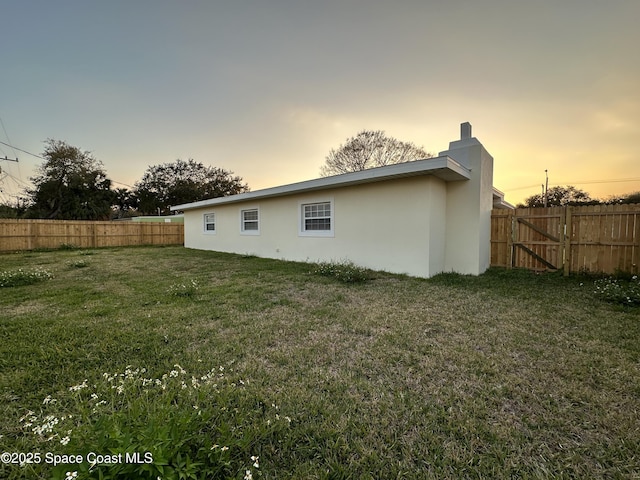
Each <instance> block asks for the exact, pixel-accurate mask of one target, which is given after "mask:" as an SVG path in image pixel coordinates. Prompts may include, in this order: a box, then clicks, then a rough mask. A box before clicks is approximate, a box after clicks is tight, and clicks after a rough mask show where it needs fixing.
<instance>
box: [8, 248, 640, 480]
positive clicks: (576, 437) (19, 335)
mask: <svg viewBox="0 0 640 480" xmlns="http://www.w3.org/2000/svg"><path fill="white" fill-rule="evenodd" d="M18 268H22V269H24V270H36V269H40V271H42V270H44V271H46V272H49V273H51V274H52V275H53V278H49V279H43V280H41V281H39V282H38V283H34V284H32V285H22V286H14V287H9V288H0V312H1V313H0V338H1V339H2V341H1V343H0V402H1V404H2V411H3V415H2V416H1V417H0V435H1V437H0V451H1V452H9V453H13V452H26V453H31V454H34V453H40V454H41V455H42V456H41V457H40V459H39V461H38V459H37V458H36V457H33V455H32V458H31V462H30V463H27V460H28V459H27V458H26V457H22V458H17V457H16V456H14V458H13V459H9V461H8V462H7V461H6V460H7V459H8V457H6V458H5V457H3V463H2V464H1V465H0V478H6V479H18V478H50V477H52V478H61V479H65V478H69V479H70V478H105V479H106V478H123V479H124V478H151V479H153V480H156V479H157V478H158V477H160V478H238V479H244V478H255V479H257V478H262V479H287V478H295V479H396V478H397V479H400V478H402V479H404V478H407V479H413V478H415V479H428V478H640V453H639V452H640V341H639V339H640V310H639V309H637V308H633V307H622V306H616V305H612V304H610V303H605V302H603V301H602V300H600V299H599V298H596V297H595V295H594V293H593V280H590V279H587V278H584V277H582V278H580V277H572V278H568V279H565V278H562V277H561V276H558V275H555V274H549V275H534V274H531V273H529V272H522V271H505V270H491V271H489V272H488V273H486V274H485V275H482V276H480V277H465V276H460V275H455V274H443V275H440V276H437V277H435V278H433V279H430V280H423V279H414V278H408V277H403V276H398V275H391V274H385V273H374V274H372V277H373V278H372V279H371V280H370V281H369V282H366V283H362V284H344V283H340V282H338V281H336V280H335V279H332V278H327V277H323V276H319V275H315V274H313V273H312V268H313V267H312V266H310V265H307V264H300V263H292V262H280V261H275V260H267V259H260V258H255V257H244V256H238V255H227V254H220V253H215V252H204V251H193V250H187V249H184V248H181V247H166V248H161V247H155V248H146V247H140V248H114V249H99V250H89V251H87V250H61V251H51V252H29V253H17V254H7V255H0V272H2V271H14V270H17V269H18ZM143 368H144V369H146V370H144V371H143V370H141V369H143ZM105 374H107V375H105ZM163 375H164V376H163ZM147 377H148V379H147ZM192 377H193V378H192ZM143 378H144V379H143ZM171 382H174V383H171ZM196 384H197V385H196ZM70 387H75V388H73V389H71V390H70ZM100 399H103V400H100ZM103 402H104V403H103ZM101 409H104V410H101ZM48 412H50V414H51V417H47V415H48V414H49V413H48ZM72 414H73V415H72ZM69 415H71V416H69ZM54 416H56V417H55V418H56V419H57V420H56V421H55V422H57V421H58V420H59V424H56V425H53V423H55V422H54V421H52V420H51V419H52V418H53V417H54ZM47 422H48V423H47ZM34 425H35V427H34ZM36 427H37V428H38V430H37V431H34V429H35V428H36ZM119 448H120V449H121V450H120V451H118V449H119ZM125 450H127V452H129V451H131V452H137V453H139V454H142V455H144V454H146V453H147V452H148V453H149V454H150V455H152V457H153V461H151V462H149V463H145V462H144V461H141V462H140V463H139V464H136V463H135V462H133V461H131V462H129V463H128V464H127V465H125V464H123V462H122V461H121V460H120V459H116V458H113V457H111V458H108V457H107V458H106V460H111V462H105V461H103V462H101V463H100V462H98V464H96V465H93V466H92V464H91V463H90V462H88V461H87V455H89V453H91V452H93V453H94V454H100V455H104V456H106V455H107V454H108V455H113V456H115V455H117V454H118V453H124V451H125ZM45 452H49V453H51V454H56V455H71V454H81V455H82V458H81V460H82V461H80V462H76V463H73V462H70V463H66V464H62V465H58V466H55V465H53V464H52V462H51V460H52V457H51V456H49V457H46V458H45V457H44V455H45ZM252 457H253V458H252ZM71 459H72V458H71ZM149 459H150V457H149ZM19 460H22V461H23V465H22V466H19V465H17V464H15V463H14V462H15V461H19ZM67 460H69V458H67ZM102 460H105V458H103V459H102ZM24 463H26V464H24ZM256 465H257V466H256ZM67 472H69V474H67ZM74 472H77V477H73V474H74ZM132 472H134V473H132Z"/></svg>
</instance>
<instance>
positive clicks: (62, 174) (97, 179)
mask: <svg viewBox="0 0 640 480" xmlns="http://www.w3.org/2000/svg"><path fill="white" fill-rule="evenodd" d="M42 156H43V157H44V159H45V161H44V163H43V164H42V165H40V166H39V167H38V170H37V175H36V176H35V177H32V178H31V181H32V182H33V184H34V188H32V189H27V190H26V199H27V201H28V204H29V207H28V209H27V212H26V216H27V217H30V218H50V219H60V220H104V219H108V218H109V216H110V214H111V205H112V202H113V199H114V193H113V192H112V190H111V180H109V179H108V178H107V174H106V173H105V171H104V169H103V167H102V163H101V162H99V161H98V160H96V159H95V158H94V157H93V156H92V155H91V153H90V152H86V151H85V152H83V151H82V150H80V149H79V148H78V147H74V146H72V145H69V144H67V143H66V142H63V141H60V140H53V139H48V140H47V141H46V142H45V149H44V153H43V155H42Z"/></svg>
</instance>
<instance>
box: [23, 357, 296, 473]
mask: <svg viewBox="0 0 640 480" xmlns="http://www.w3.org/2000/svg"><path fill="white" fill-rule="evenodd" d="M290 422H291V420H290V419H289V418H288V417H280V415H279V413H278V407H277V406H275V405H273V404H271V407H268V406H267V404H266V403H265V402H262V401H261V400H260V399H259V398H257V397H256V395H254V394H252V392H251V390H250V387H249V382H248V381H247V380H243V379H242V378H240V377H239V376H237V375H236V374H234V373H233V371H232V370H229V371H228V370H227V369H225V367H222V366H221V367H218V368H215V369H212V370H210V371H208V372H206V373H204V374H203V375H198V376H195V375H189V374H187V372H186V371H185V370H184V369H183V368H182V367H181V366H180V365H175V366H174V369H173V370H171V371H169V372H167V373H165V374H163V375H161V376H159V377H157V378H153V377H152V376H148V374H147V371H146V370H145V369H144V368H143V369H135V370H133V369H132V368H131V367H130V366H129V367H127V368H126V369H125V370H124V372H122V373H114V374H110V373H104V374H103V375H102V377H101V378H100V379H99V380H98V381H97V382H95V383H93V382H91V383H90V382H88V380H84V381H83V382H82V383H79V384H78V385H74V386H72V387H69V388H68V389H67V390H65V391H62V392H58V393H57V394H55V395H54V396H52V395H48V396H47V397H46V398H45V399H44V400H43V402H42V405H41V408H40V411H39V412H34V411H28V412H27V413H26V414H25V415H24V416H23V417H22V418H21V419H20V429H21V431H22V435H23V436H24V438H25V441H26V443H27V446H28V447H30V448H31V449H32V451H49V452H54V453H55V454H56V455H60V456H61V457H60V458H62V459H63V461H62V463H61V464H60V465H57V466H55V467H53V469H52V471H51V472H49V475H50V476H51V478H53V479H59V480H62V479H67V478H76V476H77V478H78V479H85V478H95V479H98V478H99V479H105V480H107V479H131V478H136V479H153V480H155V479H157V478H162V479H164V480H167V479H183V478H184V479H191V478H194V479H195V478H237V479H239V478H252V477H253V476H254V475H256V476H257V475H259V474H260V470H259V468H260V461H261V460H260V458H261V456H263V455H264V453H263V452H264V451H263V450H262V448H263V446H264V445H265V444H270V443H271V442H276V443H277V440H274V438H275V436H276V435H278V434H279V432H283V431H286V430H287V429H288V427H289V424H290ZM266 450H268V449H266ZM63 455H80V456H81V457H80V459H79V461H75V462H74V463H70V462H69V461H66V462H64V457H62V456H63ZM42 463H43V464H39V463H38V464H31V465H23V466H21V467H20V468H25V469H26V468H32V469H33V473H34V478H35V477H36V476H39V478H40V477H43V476H44V475H43V474H45V473H46V472H44V471H40V470H39V469H40V468H42V469H47V468H49V467H50V466H51V465H45V464H44V463H45V462H42ZM48 463H51V462H48ZM16 468H18V467H16ZM25 473H26V472H25ZM47 478H49V477H47Z"/></svg>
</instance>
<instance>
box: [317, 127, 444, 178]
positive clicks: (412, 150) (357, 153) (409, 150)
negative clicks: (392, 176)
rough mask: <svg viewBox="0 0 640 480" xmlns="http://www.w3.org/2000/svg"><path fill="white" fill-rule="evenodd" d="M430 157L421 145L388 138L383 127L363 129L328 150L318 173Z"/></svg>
mask: <svg viewBox="0 0 640 480" xmlns="http://www.w3.org/2000/svg"><path fill="white" fill-rule="evenodd" d="M431 157H433V155H431V154H430V153H427V152H425V151H424V150H423V149H422V148H421V147H416V146H415V145H414V144H413V143H410V142H401V141H400V140H396V139H395V138H391V137H387V136H386V135H385V133H384V131H382V130H376V131H372V130H363V131H361V132H360V133H358V134H357V135H356V136H355V137H352V138H349V139H347V141H346V142H345V143H344V145H340V147H339V148H338V149H337V150H331V151H330V152H329V155H327V157H326V159H325V164H324V165H323V167H322V168H321V169H320V175H322V176H323V177H328V176H330V175H339V174H341V173H348V172H358V171H360V170H365V169H367V168H375V167H382V166H384V165H391V164H394V163H403V162H410V161H412V160H420V159H423V158H431Z"/></svg>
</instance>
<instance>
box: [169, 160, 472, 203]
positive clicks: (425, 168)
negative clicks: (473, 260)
mask: <svg viewBox="0 0 640 480" xmlns="http://www.w3.org/2000/svg"><path fill="white" fill-rule="evenodd" d="M420 175H433V176H435V177H438V178H441V179H442V180H444V181H446V182H454V181H461V180H469V179H470V178H471V171H470V170H469V169H468V168H466V167H464V166H462V165H460V164H459V163H458V162H456V161H455V160H454V159H453V158H451V157H449V156H446V155H445V156H441V157H435V158H428V159H424V160H415V161H412V162H405V163H398V164H395V165H387V166H385V167H378V168H370V169H367V170H362V171H359V172H351V173H344V174H342V175H334V176H331V177H323V178H317V179H314V180H307V181H304V182H298V183H291V184H288V185H282V186H279V187H272V188H266V189H263V190H256V191H255V192H247V193H239V194H237V195H230V196H227V197H218V198H211V199H208V200H201V201H199V202H192V203H186V204H182V205H176V206H172V207H171V211H174V212H175V211H184V210H193V209H197V208H204V207H209V206H213V205H222V204H230V203H239V202H246V201H250V200H259V199H265V198H272V197H281V196H285V195H294V194H299V193H307V192H313V191H316V190H324V189H328V188H341V187H348V186H351V185H358V184H363V183H374V182H381V181H384V180H392V179H397V178H403V177H412V176H420Z"/></svg>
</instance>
